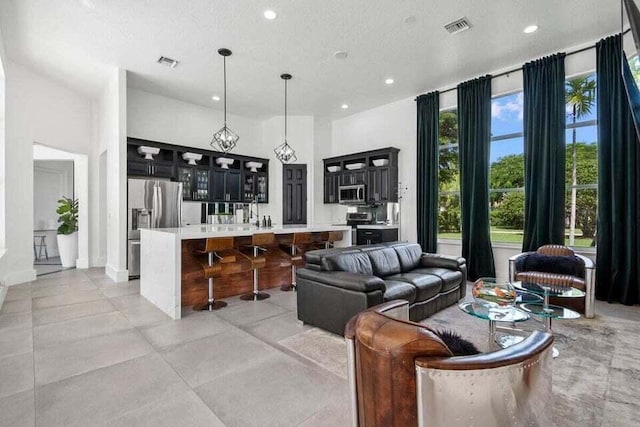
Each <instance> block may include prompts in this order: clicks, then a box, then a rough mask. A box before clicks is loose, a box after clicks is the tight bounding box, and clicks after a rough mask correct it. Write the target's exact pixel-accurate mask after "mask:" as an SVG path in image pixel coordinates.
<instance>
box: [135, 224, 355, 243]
mask: <svg viewBox="0 0 640 427" xmlns="http://www.w3.org/2000/svg"><path fill="white" fill-rule="evenodd" d="M140 231H141V233H149V232H151V233H165V234H173V235H174V236H175V237H176V238H177V239H180V240H189V239H206V238H207V237H235V236H250V235H252V234H257V233H274V234H290V233H305V232H306V233H315V232H320V231H351V227H350V226H348V225H331V224H312V225H307V224H290V225H275V226H273V227H270V228H269V227H266V228H263V227H256V226H254V225H250V224H200V225H189V226H186V227H178V228H148V229H141V230H140Z"/></svg>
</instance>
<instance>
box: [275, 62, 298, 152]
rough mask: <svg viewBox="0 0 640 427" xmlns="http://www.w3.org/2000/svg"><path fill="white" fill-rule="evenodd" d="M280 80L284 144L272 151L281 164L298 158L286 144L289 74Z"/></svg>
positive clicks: (283, 75) (282, 76)
mask: <svg viewBox="0 0 640 427" xmlns="http://www.w3.org/2000/svg"><path fill="white" fill-rule="evenodd" d="M280 78H281V79H282V80H284V144H282V145H278V146H277V147H276V148H275V149H274V150H273V151H274V152H275V153H276V158H277V159H278V160H280V161H281V162H282V163H293V162H295V161H296V160H298V157H296V152H295V150H294V149H293V148H292V147H291V146H290V145H289V143H288V142H287V81H289V80H291V74H282V75H281V76H280Z"/></svg>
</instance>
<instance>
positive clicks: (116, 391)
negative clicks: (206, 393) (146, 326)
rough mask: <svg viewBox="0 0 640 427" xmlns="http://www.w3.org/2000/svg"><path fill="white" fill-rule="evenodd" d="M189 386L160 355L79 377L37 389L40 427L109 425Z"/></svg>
mask: <svg viewBox="0 0 640 427" xmlns="http://www.w3.org/2000/svg"><path fill="white" fill-rule="evenodd" d="M188 391H189V388H188V386H187V385H186V384H185V383H184V382H183V381H182V380H181V379H180V377H179V376H178V375H177V374H176V373H175V372H174V371H173V370H172V369H171V368H170V367H169V365H167V364H166V362H165V361H164V360H162V358H161V357H160V356H159V355H157V354H150V355H147V356H143V357H140V358H137V359H133V360H129V361H126V362H123V363H119V364H117V365H113V366H109V367H107V368H103V369H98V370H95V371H91V372H88V373H86V374H83V375H77V376H74V377H70V378H67V379H65V380H62V381H58V382H55V383H51V384H47V385H45V386H42V387H38V388H37V389H36V422H37V424H38V425H39V426H65V427H73V426H83V427H84V426H87V422H88V420H100V421H102V422H105V423H106V422H109V421H111V420H114V419H117V418H119V417H121V416H123V415H125V414H127V413H131V412H132V411H134V410H138V409H140V408H143V407H145V406H147V405H150V404H152V403H153V402H157V401H159V400H160V399H163V398H168V397H174V398H175V396H179V395H181V394H183V393H187V392H188Z"/></svg>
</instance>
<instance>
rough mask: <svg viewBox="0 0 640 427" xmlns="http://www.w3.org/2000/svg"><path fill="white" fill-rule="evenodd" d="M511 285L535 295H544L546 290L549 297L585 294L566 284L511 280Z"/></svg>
mask: <svg viewBox="0 0 640 427" xmlns="http://www.w3.org/2000/svg"><path fill="white" fill-rule="evenodd" d="M512 285H513V286H514V287H515V288H516V289H519V290H521V291H525V292H531V293H533V294H536V295H544V294H545V292H548V295H549V296H550V297H559V298H580V297H583V296H585V295H586V294H585V293H584V292H583V291H581V290H580V289H576V288H570V287H568V286H557V285H548V286H547V285H545V284H543V283H533V282H513V283H512Z"/></svg>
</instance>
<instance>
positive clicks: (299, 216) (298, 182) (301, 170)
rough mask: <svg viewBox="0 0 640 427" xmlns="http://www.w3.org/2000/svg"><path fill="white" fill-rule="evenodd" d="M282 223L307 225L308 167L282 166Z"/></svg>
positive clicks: (299, 165)
mask: <svg viewBox="0 0 640 427" xmlns="http://www.w3.org/2000/svg"><path fill="white" fill-rule="evenodd" d="M282 184H283V192H282V218H283V219H282V223H283V224H306V223H307V165H306V164H290V165H282Z"/></svg>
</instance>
